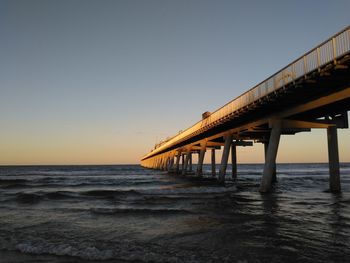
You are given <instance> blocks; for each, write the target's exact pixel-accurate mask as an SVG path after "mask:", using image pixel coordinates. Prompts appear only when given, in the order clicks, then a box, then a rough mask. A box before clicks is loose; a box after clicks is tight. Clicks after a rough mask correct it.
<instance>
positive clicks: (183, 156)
mask: <svg viewBox="0 0 350 263" xmlns="http://www.w3.org/2000/svg"><path fill="white" fill-rule="evenodd" d="M184 168H185V155H184V154H181V173H182V171H183V170H184Z"/></svg>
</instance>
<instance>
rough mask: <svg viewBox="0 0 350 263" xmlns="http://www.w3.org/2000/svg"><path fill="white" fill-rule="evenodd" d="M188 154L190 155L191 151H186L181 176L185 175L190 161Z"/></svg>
mask: <svg viewBox="0 0 350 263" xmlns="http://www.w3.org/2000/svg"><path fill="white" fill-rule="evenodd" d="M190 154H191V151H190V150H187V153H186V158H185V163H184V166H183V169H182V175H185V174H186V172H187V166H188V163H189V161H190Z"/></svg>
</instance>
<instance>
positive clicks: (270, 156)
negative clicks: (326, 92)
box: [259, 120, 282, 193]
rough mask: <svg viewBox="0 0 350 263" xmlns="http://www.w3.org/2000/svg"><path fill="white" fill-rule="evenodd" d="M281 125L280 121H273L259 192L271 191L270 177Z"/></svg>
mask: <svg viewBox="0 0 350 263" xmlns="http://www.w3.org/2000/svg"><path fill="white" fill-rule="evenodd" d="M281 129H282V124H281V121H280V120H278V121H274V122H273V123H272V130H271V135H270V139H269V145H268V147H267V154H266V158H265V165H264V172H263V176H262V178H261V184H260V189H259V191H260V192H261V193H266V192H268V191H270V189H271V182H272V175H273V172H274V169H275V166H276V157H277V151H278V144H279V142H280V137H281Z"/></svg>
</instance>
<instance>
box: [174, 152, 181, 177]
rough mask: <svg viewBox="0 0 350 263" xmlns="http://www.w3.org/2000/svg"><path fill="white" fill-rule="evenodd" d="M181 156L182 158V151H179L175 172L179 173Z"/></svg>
mask: <svg viewBox="0 0 350 263" xmlns="http://www.w3.org/2000/svg"><path fill="white" fill-rule="evenodd" d="M180 158H181V152H178V153H177V156H176V166H175V173H176V174H179V170H180Z"/></svg>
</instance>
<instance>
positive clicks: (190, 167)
mask: <svg viewBox="0 0 350 263" xmlns="http://www.w3.org/2000/svg"><path fill="white" fill-rule="evenodd" d="M189 171H190V172H192V153H190V159H189Z"/></svg>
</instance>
